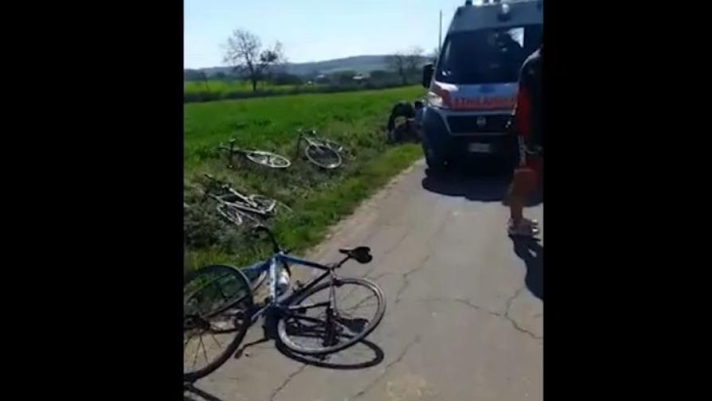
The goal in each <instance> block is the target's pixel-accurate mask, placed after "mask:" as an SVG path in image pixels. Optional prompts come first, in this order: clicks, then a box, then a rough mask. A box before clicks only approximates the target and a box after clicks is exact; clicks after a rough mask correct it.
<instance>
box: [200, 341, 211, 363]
mask: <svg viewBox="0 0 712 401" xmlns="http://www.w3.org/2000/svg"><path fill="white" fill-rule="evenodd" d="M200 344H201V345H202V346H203V356H205V361H206V362H208V363H210V359H208V351H207V349H206V348H205V343H204V342H203V336H200Z"/></svg>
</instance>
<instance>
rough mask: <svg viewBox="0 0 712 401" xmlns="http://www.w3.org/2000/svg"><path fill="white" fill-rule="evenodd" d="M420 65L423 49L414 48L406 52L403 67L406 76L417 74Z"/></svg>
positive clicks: (421, 63)
mask: <svg viewBox="0 0 712 401" xmlns="http://www.w3.org/2000/svg"><path fill="white" fill-rule="evenodd" d="M422 65H423V49H421V48H420V47H417V46H416V47H412V48H411V49H410V50H408V51H407V52H406V55H405V67H406V71H407V73H408V74H417V73H418V70H419V69H420V67H421V66H422Z"/></svg>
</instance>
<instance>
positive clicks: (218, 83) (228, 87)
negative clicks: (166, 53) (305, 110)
mask: <svg viewBox="0 0 712 401" xmlns="http://www.w3.org/2000/svg"><path fill="white" fill-rule="evenodd" d="M294 88H295V86H294V85H273V84H271V83H269V82H260V83H259V84H258V85H257V90H260V91H267V90H269V91H275V92H281V91H284V92H288V91H292V90H294ZM183 92H185V93H204V92H209V93H220V94H225V93H232V92H252V84H250V83H249V82H244V81H226V80H219V79H210V80H208V82H207V83H206V82H205V81H184V82H183Z"/></svg>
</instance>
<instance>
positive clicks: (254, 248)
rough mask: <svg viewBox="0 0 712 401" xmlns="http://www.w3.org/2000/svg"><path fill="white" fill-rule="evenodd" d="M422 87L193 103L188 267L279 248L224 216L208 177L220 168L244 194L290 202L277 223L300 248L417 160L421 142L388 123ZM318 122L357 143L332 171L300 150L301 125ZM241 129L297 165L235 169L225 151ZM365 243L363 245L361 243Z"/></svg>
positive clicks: (188, 147)
mask: <svg viewBox="0 0 712 401" xmlns="http://www.w3.org/2000/svg"><path fill="white" fill-rule="evenodd" d="M421 91H422V89H418V88H400V89H392V90H383V91H368V92H359V93H339V94H318V95H299V96H288V97H279V98H265V99H250V100H241V101H232V102H215V103H205V104H190V105H186V106H185V119H186V121H185V131H186V133H185V156H184V157H185V166H186V172H185V198H186V202H187V203H188V204H189V205H190V208H189V209H187V210H186V214H185V219H184V226H185V244H186V251H185V264H184V269H195V268H197V267H200V266H204V265H207V264H214V263H222V264H233V265H238V266H241V265H246V264H251V263H253V262H255V261H257V260H259V259H260V258H264V257H265V256H267V255H268V254H269V252H270V249H269V248H268V246H267V244H266V243H265V242H263V241H256V240H255V239H253V238H251V237H250V236H248V235H246V234H245V232H244V231H242V230H239V229H236V227H234V226H231V225H229V224H228V223H226V222H224V221H222V220H221V219H220V218H219V217H218V216H217V213H216V212H215V205H214V204H212V203H211V202H205V201H202V200H201V199H202V197H201V195H200V193H201V187H202V185H201V184H202V183H201V176H202V174H203V173H210V174H212V175H215V176H217V177H219V178H221V179H223V180H226V181H229V182H230V183H231V184H233V185H234V186H235V187H236V188H238V189H239V190H241V192H243V193H247V194H250V193H259V194H263V195H266V196H270V197H273V198H275V199H278V200H280V201H282V202H284V203H287V204H288V205H289V206H290V207H291V208H292V210H293V213H292V214H290V215H287V216H281V217H279V218H277V219H276V220H275V221H274V222H273V224H272V227H273V230H274V232H275V234H276V236H277V238H278V240H279V241H280V243H281V244H282V245H283V246H284V247H287V248H290V249H292V250H293V251H294V252H295V254H299V253H300V252H303V251H304V250H306V249H308V248H310V247H312V246H314V245H316V244H318V243H319V242H320V241H321V240H323V238H324V236H325V234H326V233H327V232H328V229H329V227H330V226H331V225H333V224H335V223H337V222H338V221H339V220H340V219H341V218H343V217H344V216H346V215H348V214H350V213H351V212H352V211H353V210H354V209H355V208H356V206H357V205H358V204H359V203H360V202H361V201H362V200H364V199H366V198H367V197H368V196H369V195H371V194H372V193H374V192H375V191H376V190H378V189H379V188H381V187H382V186H383V185H385V184H386V183H387V182H388V181H389V180H390V179H391V178H392V177H393V176H395V175H396V174H398V173H399V172H400V171H402V170H403V169H404V168H406V167H408V166H409V165H411V164H412V163H413V162H414V161H415V160H417V159H418V158H419V157H420V156H421V154H422V152H421V150H420V147H419V146H418V145H413V144H408V145H401V146H396V147H393V146H388V145H386V144H385V140H384V139H385V138H384V133H383V130H382V125H384V123H385V119H386V118H387V116H388V112H389V111H390V107H391V106H392V104H393V103H394V102H395V101H398V100H403V99H406V100H413V98H415V97H417V96H418V95H419V94H420V93H421ZM298 127H307V128H309V127H314V128H317V129H318V130H319V134H320V135H321V136H325V137H329V138H331V139H335V140H337V141H339V142H340V143H342V144H344V145H345V146H346V147H347V148H348V149H349V155H348V156H347V157H346V158H345V163H344V166H343V167H341V168H339V169H338V170H336V171H323V170H319V169H317V168H315V167H314V166H312V165H310V164H308V163H307V162H306V161H304V160H303V158H301V157H299V156H298V153H296V149H295V144H296V142H295V141H296V138H295V137H294V133H293V132H294V129H296V128H298ZM230 137H236V138H237V140H238V143H240V144H244V146H246V147H256V148H260V149H264V150H270V151H276V152H277V153H280V154H283V155H284V156H287V157H289V158H290V159H291V160H292V166H291V167H290V168H289V169H287V170H282V171H274V170H269V169H263V168H260V167H258V166H250V165H249V164H247V165H243V166H242V167H241V168H240V169H239V170H237V171H234V170H228V169H227V168H226V163H225V161H224V159H222V158H220V155H219V154H218V153H217V152H215V150H214V149H215V148H216V147H217V145H218V144H219V143H221V142H224V141H225V140H227V139H228V138H230ZM354 245H359V244H354Z"/></svg>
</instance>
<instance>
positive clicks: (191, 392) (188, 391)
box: [183, 384, 222, 401]
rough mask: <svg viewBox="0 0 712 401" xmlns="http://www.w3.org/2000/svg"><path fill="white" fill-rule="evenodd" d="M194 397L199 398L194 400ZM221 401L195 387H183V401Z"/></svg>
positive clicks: (185, 385)
mask: <svg viewBox="0 0 712 401" xmlns="http://www.w3.org/2000/svg"><path fill="white" fill-rule="evenodd" d="M196 395H197V396H198V397H199V398H196ZM200 400H205V401H222V400H221V399H220V398H218V397H216V396H214V395H212V394H210V393H208V392H206V391H204V390H201V389H199V388H197V387H195V386H194V385H193V384H184V385H183V401H200Z"/></svg>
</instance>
